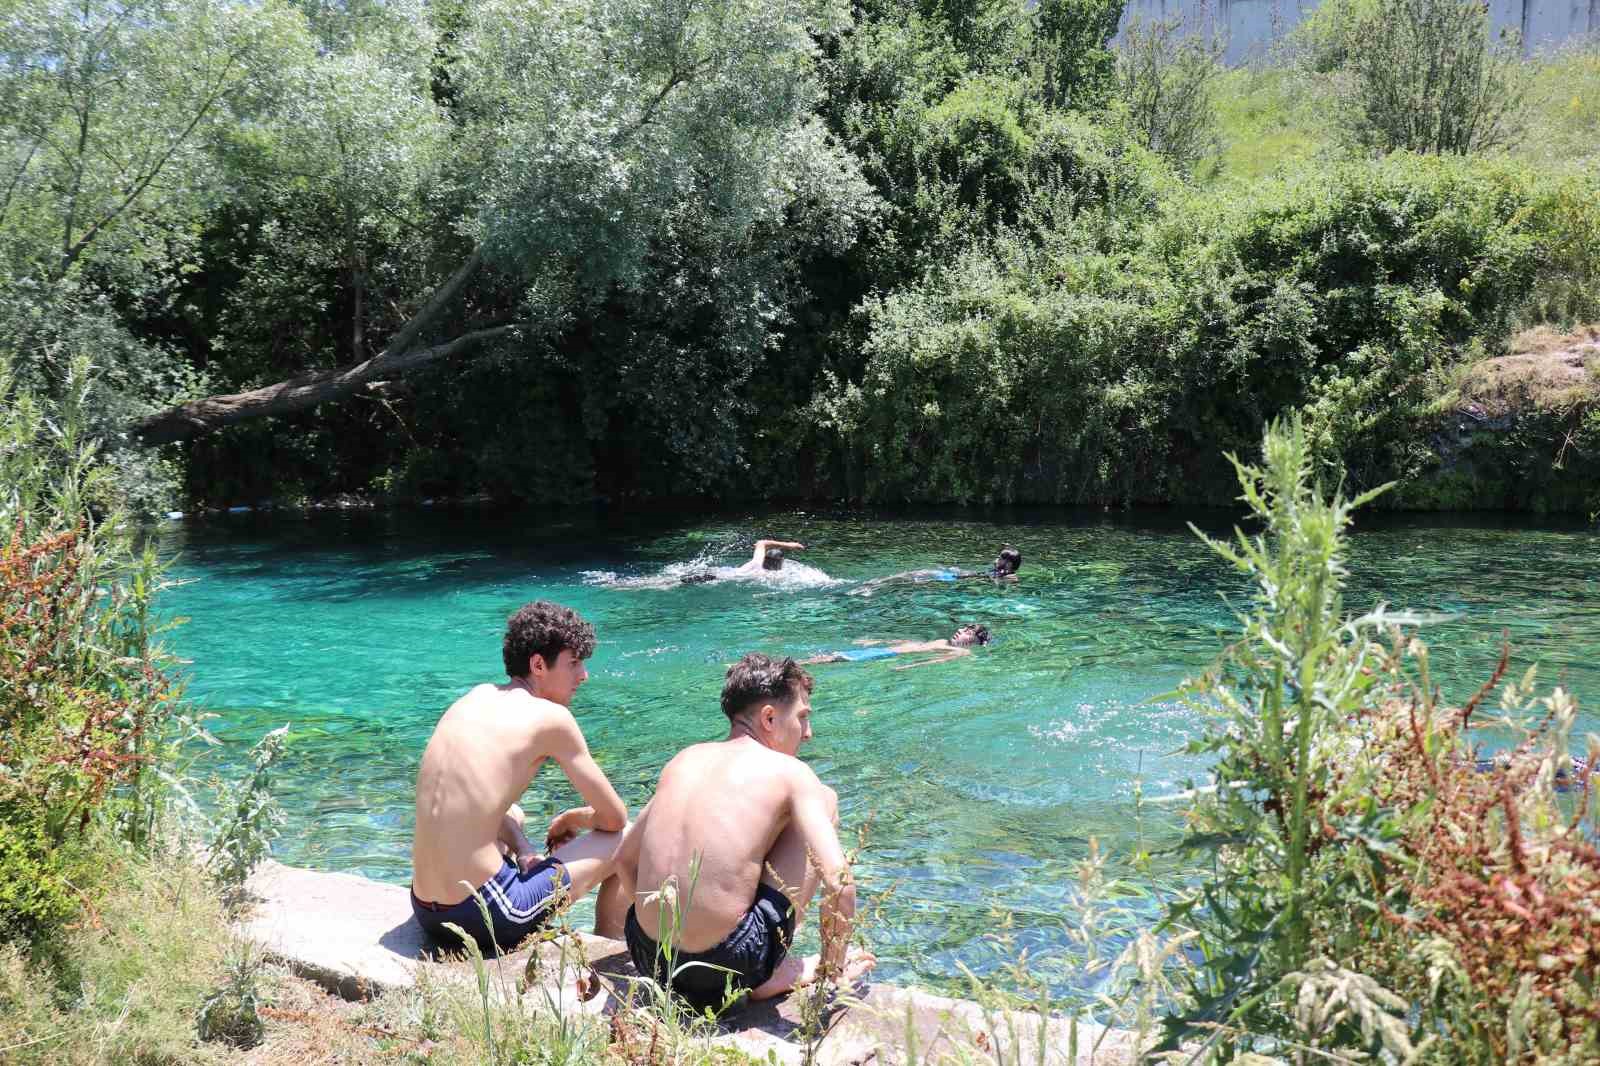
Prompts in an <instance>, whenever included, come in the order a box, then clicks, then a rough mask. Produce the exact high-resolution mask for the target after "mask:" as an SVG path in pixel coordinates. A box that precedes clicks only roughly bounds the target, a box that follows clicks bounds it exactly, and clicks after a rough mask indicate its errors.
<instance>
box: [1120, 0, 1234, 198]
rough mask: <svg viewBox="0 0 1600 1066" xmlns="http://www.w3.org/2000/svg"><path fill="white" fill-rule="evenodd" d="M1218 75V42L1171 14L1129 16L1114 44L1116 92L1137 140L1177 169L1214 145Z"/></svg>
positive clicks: (1197, 160) (1187, 166)
mask: <svg viewBox="0 0 1600 1066" xmlns="http://www.w3.org/2000/svg"><path fill="white" fill-rule="evenodd" d="M1221 76H1222V42H1221V40H1220V39H1218V38H1217V37H1215V36H1212V35H1210V34H1205V33H1198V32H1197V33H1186V32H1184V29H1183V26H1182V23H1181V22H1179V21H1178V20H1175V19H1168V20H1164V21H1159V22H1151V23H1145V22H1142V21H1140V20H1139V19H1138V18H1137V17H1135V18H1134V19H1132V20H1130V21H1129V23H1128V25H1127V26H1126V27H1125V28H1124V29H1123V31H1122V40H1121V41H1119V42H1118V43H1117V96H1118V102H1119V103H1120V104H1121V107H1122V113H1123V115H1124V117H1125V120H1126V121H1127V122H1128V124H1129V125H1130V126H1131V127H1132V128H1133V130H1134V132H1135V134H1136V136H1137V137H1138V139H1139V141H1140V143H1142V144H1143V145H1144V146H1145V147H1146V148H1149V149H1150V150H1151V151H1153V152H1159V153H1161V154H1162V155H1164V156H1166V157H1167V159H1168V160H1170V161H1171V162H1172V165H1173V166H1175V167H1177V168H1178V169H1179V170H1181V171H1185V172H1188V171H1192V170H1193V169H1194V168H1195V166H1196V165H1198V164H1199V163H1200V162H1201V161H1202V160H1203V159H1205V158H1206V157H1207V156H1209V155H1212V154H1213V153H1215V152H1216V150H1217V116H1216V105H1215V103H1214V102H1213V100H1212V94H1213V92H1214V90H1215V87H1216V82H1217V79H1218V78H1220V77H1221Z"/></svg>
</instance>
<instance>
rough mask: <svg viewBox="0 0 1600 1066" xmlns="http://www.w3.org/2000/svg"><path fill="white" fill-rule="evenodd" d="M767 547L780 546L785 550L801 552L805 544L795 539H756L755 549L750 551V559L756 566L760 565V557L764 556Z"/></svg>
mask: <svg viewBox="0 0 1600 1066" xmlns="http://www.w3.org/2000/svg"><path fill="white" fill-rule="evenodd" d="M768 548H782V549H783V550H784V551H786V552H803V551H805V550H806V546H805V545H804V544H801V543H800V542H799V541H797V540H758V541H756V548H755V551H753V552H751V553H750V561H751V562H752V563H754V564H755V565H756V566H760V565H761V561H762V559H764V558H766V554H767V549H768Z"/></svg>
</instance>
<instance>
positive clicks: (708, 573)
mask: <svg viewBox="0 0 1600 1066" xmlns="http://www.w3.org/2000/svg"><path fill="white" fill-rule="evenodd" d="M805 550H806V546H805V545H804V544H801V543H800V542H799V541H797V540H758V541H756V546H755V550H754V551H752V552H751V553H750V561H749V562H748V563H745V564H744V565H743V566H739V567H735V568H734V569H733V571H732V573H731V574H730V573H728V572H726V571H724V572H723V574H721V575H720V577H730V576H731V577H761V576H762V575H763V574H767V573H772V572H775V571H780V570H782V569H783V553H784V552H785V551H805ZM717 580H719V575H718V574H717V573H716V571H714V570H694V571H691V572H689V573H687V574H684V575H683V576H682V577H680V578H679V579H678V584H680V585H706V584H709V583H711V582H713V581H717Z"/></svg>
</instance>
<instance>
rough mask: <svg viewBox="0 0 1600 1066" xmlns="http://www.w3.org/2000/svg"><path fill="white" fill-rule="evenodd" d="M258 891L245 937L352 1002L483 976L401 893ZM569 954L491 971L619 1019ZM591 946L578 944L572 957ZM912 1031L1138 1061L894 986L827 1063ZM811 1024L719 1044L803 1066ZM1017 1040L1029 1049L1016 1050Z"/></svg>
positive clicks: (932, 1047)
mask: <svg viewBox="0 0 1600 1066" xmlns="http://www.w3.org/2000/svg"><path fill="white" fill-rule="evenodd" d="M248 887H249V890H250V893H251V895H252V896H253V897H254V898H255V905H254V906H253V907H252V909H251V910H250V911H249V913H248V914H247V915H246V916H245V917H244V918H243V919H241V920H240V922H239V923H238V928H239V932H240V934H241V935H243V936H244V937H245V938H247V939H249V940H252V941H254V942H256V943H257V944H259V945H260V946H261V947H262V948H264V949H265V950H266V951H267V952H268V954H270V955H271V956H273V957H274V958H276V959H278V960H280V961H282V962H283V963H284V964H286V965H288V966H289V967H290V968H291V969H293V970H294V971H295V972H297V973H299V974H300V975H301V976H303V977H307V978H309V979H311V980H314V981H316V982H317V983H318V984H320V985H322V986H323V987H325V988H327V989H328V990H329V991H331V992H334V993H336V994H338V995H341V996H343V997H345V998H346V999H359V998H365V997H368V996H371V995H374V994H377V993H380V992H384V991H390V990H393V989H400V988H407V987H409V986H411V985H412V984H414V983H415V982H416V980H417V974H418V972H419V970H420V969H422V968H424V967H432V968H435V969H436V972H437V974H438V975H439V976H441V977H443V978H444V979H446V980H452V979H459V980H464V981H465V980H472V979H473V975H472V972H471V970H470V968H469V967H468V966H467V964H465V963H462V962H459V961H444V962H436V961H429V959H428V957H427V956H428V955H429V953H430V950H429V949H430V948H431V944H430V942H429V941H428V939H427V937H426V935H425V934H424V933H423V931H422V928H421V927H420V926H418V925H417V923H416V920H415V919H414V918H413V917H412V914H411V901H410V899H409V894H408V893H407V891H406V889H405V888H402V887H401V886H399V885H389V884H384V883H382V882H378V881H373V880H370V879H368V878H365V877H356V876H353V875H351V874H341V873H327V872H323V871H319V870H306V869H301V868H298V867H294V866H285V865H283V864H281V863H277V862H272V861H267V862H264V863H262V864H261V865H260V866H259V867H258V868H257V869H256V872H255V873H254V874H253V875H252V876H251V878H250V882H249V886H248ZM578 939H579V942H580V943H581V952H582V955H583V956H585V958H586V961H587V963H588V964H589V965H590V966H591V967H593V969H594V970H595V971H596V972H597V973H599V974H600V975H601V976H602V977H609V978H611V980H610V981H609V982H607V983H608V984H610V985H612V986H614V987H617V988H619V989H620V988H625V987H626V985H627V979H628V978H631V977H635V976H637V975H636V972H635V970H634V968H633V964H632V962H631V960H630V959H629V958H628V951H627V948H626V947H625V946H624V945H623V944H622V942H621V941H618V940H608V939H606V938H604V937H597V936H589V935H587V934H578ZM562 950H563V949H562V948H561V946H560V945H557V944H550V943H546V944H544V945H542V946H537V947H530V948H524V949H523V950H521V951H518V952H516V953H514V954H511V955H507V956H504V957H503V958H500V959H491V960H489V961H488V965H489V966H490V967H492V968H494V969H496V970H498V972H499V975H500V978H502V979H499V980H495V981H492V982H491V983H492V984H493V985H494V986H495V987H499V988H504V989H515V988H517V987H518V984H517V982H518V978H520V977H521V976H522V975H523V974H524V973H525V972H527V969H528V963H529V956H530V954H531V953H532V952H534V951H538V952H540V956H541V958H540V961H539V963H538V965H537V966H536V967H535V970H534V972H535V973H536V974H537V978H536V981H537V982H538V983H537V984H536V985H535V986H534V987H532V988H530V990H529V991H528V992H527V993H526V995H528V996H536V997H538V998H537V999H536V1000H535V1002H537V1003H541V1004H545V1003H548V1004H555V1005H557V1006H559V1008H560V1009H561V1010H563V1011H574V1012H576V1011H586V1012H590V1013H597V1014H598V1013H613V1012H615V1011H616V1010H617V1009H618V1008H619V1006H620V1003H619V1001H618V1000H617V998H616V997H615V996H613V995H611V994H610V993H609V992H607V993H606V994H604V995H596V996H594V997H593V998H590V999H588V1000H585V999H583V998H582V997H581V996H580V995H579V991H578V988H577V976H578V969H577V967H576V966H575V965H572V964H569V965H568V966H567V967H566V970H565V980H561V981H558V973H559V972H560V971H561V969H562V967H561V961H560V956H561V952H562ZM579 950H580V949H579V947H578V945H573V944H569V945H568V946H567V948H566V951H567V952H568V959H569V960H571V959H573V958H574V957H575V956H576V954H577V952H578V951H579ZM908 1026H909V1027H910V1028H911V1029H912V1030H914V1031H915V1034H916V1044H917V1052H918V1057H919V1058H920V1059H921V1060H923V1061H928V1062H937V1061H939V1060H940V1059H942V1058H946V1057H951V1056H953V1055H954V1053H956V1052H957V1050H958V1049H959V1050H960V1051H961V1052H963V1053H964V1057H967V1058H972V1057H978V1058H982V1057H984V1056H983V1054H982V1053H983V1052H985V1051H988V1052H991V1053H993V1052H997V1051H998V1052H1000V1053H1001V1056H1002V1061H1006V1062H1017V1061H1022V1062H1039V1061H1040V1060H1039V1058H1038V1050H1037V1048H1038V1041H1039V1039H1040V1037H1041V1035H1042V1036H1043V1039H1044V1042H1045V1045H1046V1047H1045V1056H1044V1059H1043V1061H1044V1062H1045V1063H1046V1064H1048V1066H1078V1064H1080V1063H1081V1064H1085V1066H1087V1064H1089V1063H1091V1062H1093V1063H1096V1064H1099V1066H1115V1064H1118V1063H1131V1062H1133V1061H1134V1055H1133V1052H1132V1047H1133V1044H1132V1039H1131V1034H1129V1033H1126V1032H1122V1031H1120V1030H1110V1031H1106V1030H1104V1029H1102V1027H1100V1026H1096V1025H1092V1024H1088V1023H1079V1024H1078V1026H1077V1044H1078V1057H1077V1062H1076V1063H1071V1062H1070V1060H1069V1050H1068V1049H1069V1046H1070V1041H1071V1033H1070V1028H1071V1022H1070V1021H1069V1020H1068V1019H1066V1018H1062V1017H1057V1016H1052V1017H1051V1018H1050V1019H1049V1020H1048V1022H1046V1023H1044V1024H1043V1025H1041V1019H1040V1018H1039V1016H1038V1015H1037V1014H1031V1013H1016V1014H1013V1015H1011V1016H1010V1018H1009V1019H1008V1018H1007V1017H1005V1016H1003V1015H1002V1014H1001V1013H1000V1012H998V1011H996V1010H986V1009H985V1008H984V1007H981V1006H980V1005H979V1004H977V1003H973V1002H970V1001H967V1000H957V999H949V998H947V997H944V996H937V995H933V994H931V993H927V992H921V991H918V990H916V989H907V988H897V987H895V986H892V985H887V984H872V985H869V986H867V987H865V988H864V989H857V990H855V994H853V995H849V996H846V997H842V998H841V999H840V1000H838V1001H836V1002H835V1003H834V1004H833V1005H832V1006H831V1007H830V1009H829V1010H828V1011H827V1013H826V1015H825V1018H824V1021H823V1025H822V1031H823V1032H824V1034H825V1035H824V1036H823V1037H822V1040H821V1043H820V1045H819V1048H818V1053H817V1057H816V1060H815V1061H816V1062H817V1063H819V1064H822V1066H845V1064H851V1066H860V1064H865V1063H868V1062H874V1061H884V1062H890V1061H895V1062H897V1061H901V1060H902V1059H903V1058H904V1057H905V1054H904V1045H905V1043H906V1034H907V1031H908ZM801 1028H802V1026H801V1004H800V997H797V996H793V995H790V996H780V997H778V998H777V999H775V1000H772V1001H769V1002H765V1003H757V1004H751V1005H748V1006H745V1007H742V1008H735V1009H734V1010H732V1011H730V1012H728V1014H727V1015H725V1016H724V1017H723V1019H722V1023H721V1027H720V1033H719V1035H718V1036H717V1037H716V1040H717V1041H718V1042H724V1041H725V1042H727V1043H729V1044H731V1045H734V1046H737V1047H738V1048H739V1049H740V1050H742V1051H745V1052H747V1053H749V1054H751V1055H754V1056H756V1057H758V1058H765V1057H766V1056H767V1053H768V1051H772V1052H774V1053H775V1055H776V1058H777V1061H779V1062H783V1063H799V1062H801V1061H802V1060H803V1059H804V1048H803V1046H802V1044H801V1040H802V1039H803V1035H802V1033H801ZM1097 1041H1098V1043H1099V1047H1098V1050H1095V1045H1096V1043H1097ZM1013 1042H1015V1043H1016V1044H1019V1045H1020V1047H1015V1048H1014V1047H1013V1046H1012V1045H1013ZM1018 1052H1020V1053H1021V1054H1020V1057H1019V1054H1018ZM1091 1053H1092V1057H1091ZM990 1057H993V1055H992V1054H991V1055H990Z"/></svg>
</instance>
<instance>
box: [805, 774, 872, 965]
mask: <svg viewBox="0 0 1600 1066" xmlns="http://www.w3.org/2000/svg"><path fill="white" fill-rule="evenodd" d="M791 805H792V817H793V819H794V823H795V825H796V826H797V827H798V828H799V830H800V839H801V840H802V841H803V842H804V843H805V846H806V854H807V856H808V857H809V859H810V860H811V861H812V862H814V863H816V865H817V872H818V873H819V874H820V875H821V880H822V904H821V907H820V912H821V932H822V970H821V974H822V975H823V976H824V977H828V976H838V975H839V974H841V973H843V972H844V963H845V954H846V952H847V951H848V949H849V947H850V931H851V929H852V927H853V926H854V923H855V917H856V886H855V882H854V881H853V880H852V879H851V876H850V865H849V863H848V862H847V861H846V860H845V855H844V848H842V847H841V846H840V845H839V833H838V831H837V830H836V829H835V828H834V824H833V807H832V805H831V804H830V803H829V802H828V792H827V789H826V788H825V787H824V785H823V784H822V782H821V781H819V780H818V779H817V775H816V774H814V773H812V772H811V770H810V768H809V767H806V768H805V770H804V773H803V775H802V780H801V782H800V783H798V784H797V787H796V791H795V794H794V798H793V799H792V800H791Z"/></svg>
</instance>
